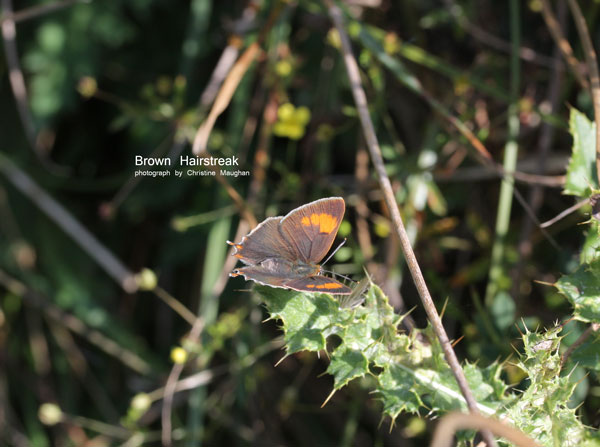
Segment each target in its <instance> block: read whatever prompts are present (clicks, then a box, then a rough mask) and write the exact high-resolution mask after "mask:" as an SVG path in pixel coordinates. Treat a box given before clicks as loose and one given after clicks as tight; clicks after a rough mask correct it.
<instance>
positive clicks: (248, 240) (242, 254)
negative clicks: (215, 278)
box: [227, 197, 352, 295]
mask: <svg viewBox="0 0 600 447" xmlns="http://www.w3.org/2000/svg"><path fill="white" fill-rule="evenodd" d="M345 208H346V205H345V203H344V199H342V198H341V197H329V198H327V199H320V200H316V201H314V202H311V203H308V204H306V205H303V206H301V207H299V208H296V209H295V210H292V211H290V213H288V214H287V215H286V216H278V217H269V218H267V219H265V220H264V221H263V222H261V223H260V225H258V226H257V227H256V228H255V229H254V230H252V231H251V232H250V233H249V234H248V235H247V236H244V237H243V238H242V241H241V242H239V243H237V244H234V243H233V242H230V241H227V243H228V244H229V245H233V246H234V247H235V252H234V253H233V256H235V257H236V258H238V259H240V260H241V261H242V262H243V263H244V264H247V267H244V268H241V269H236V270H234V271H233V272H231V273H230V276H239V275H242V276H243V277H244V278H245V279H246V280H249V279H251V280H252V281H256V282H257V283H259V284H264V285H267V286H271V287H281V288H284V289H293V290H298V291H301V292H328V293H334V294H340V295H348V294H350V293H352V289H350V287H347V286H345V285H344V284H342V283H341V282H339V281H336V280H335V279H332V278H328V277H326V276H322V275H321V266H320V265H319V264H318V262H320V261H321V260H322V259H323V258H324V257H325V255H326V254H327V252H328V251H329V249H330V248H331V245H332V244H333V240H334V239H335V236H336V234H337V231H338V228H339V227H340V223H341V222H342V217H344V210H345Z"/></svg>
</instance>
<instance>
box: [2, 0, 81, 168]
mask: <svg viewBox="0 0 600 447" xmlns="http://www.w3.org/2000/svg"><path fill="white" fill-rule="evenodd" d="M0 4H1V6H2V16H3V20H2V21H1V22H0V27H1V28H2V40H3V43H4V53H5V56H6V64H7V65H8V68H9V76H8V77H9V81H10V87H11V90H12V93H13V96H14V98H15V102H16V105H17V111H18V113H19V119H20V120H21V123H22V125H23V130H24V131H25V137H26V139H27V142H28V143H29V146H30V147H31V148H32V149H33V152H34V154H35V155H36V157H37V158H38V159H39V161H40V163H41V164H42V165H43V166H44V167H45V168H46V169H48V170H49V171H51V172H52V173H53V174H55V175H62V176H64V175H66V174H67V173H68V172H69V171H70V169H69V168H67V167H63V166H59V165H57V164H56V163H54V162H53V161H52V160H50V159H49V158H48V156H47V154H46V150H47V148H45V147H42V145H41V144H39V143H38V133H37V129H36V126H35V122H34V119H33V116H32V114H31V111H30V110H29V99H28V95H27V87H26V85H25V77H24V76H23V71H22V69H21V64H20V62H19V53H18V51H17V41H16V38H17V27H16V25H15V21H14V19H13V7H12V0H1V3H0Z"/></svg>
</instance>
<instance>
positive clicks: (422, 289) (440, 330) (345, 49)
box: [324, 0, 496, 447]
mask: <svg viewBox="0 0 600 447" xmlns="http://www.w3.org/2000/svg"><path fill="white" fill-rule="evenodd" d="M324 2H325V5H326V6H327V9H328V10H329V15H330V17H331V19H332V21H333V23H334V25H335V28H336V29H337V31H338V33H339V36H340V40H341V44H342V54H343V59H344V63H345V66H346V72H347V75H348V79H349V81H350V86H351V89H352V95H353V97H354V102H355V104H356V108H357V111H358V116H359V119H360V122H361V125H362V129H363V133H364V137H365V140H366V142H367V146H368V149H369V152H370V154H371V160H372V162H373V165H374V167H375V170H376V172H377V175H378V178H379V184H380V187H381V190H382V192H383V194H384V199H385V202H386V205H387V207H388V209H389V211H390V215H391V218H392V221H393V223H394V228H395V230H396V232H397V234H398V238H399V239H400V245H401V247H402V251H403V253H404V256H405V258H406V262H407V264H408V268H409V270H410V273H411V275H412V278H413V281H414V283H415V286H416V287H417V291H418V292H419V296H420V298H421V301H422V303H423V307H424V308H425V312H426V313H427V316H428V318H429V321H430V322H431V324H432V327H433V329H434V332H435V334H436V336H437V338H438V340H439V341H440V344H441V346H442V349H443V351H444V355H445V357H446V361H447V362H448V365H449V366H450V368H451V370H452V373H453V374H454V377H455V379H456V382H457V383H458V387H459V388H460V391H461V393H462V395H463V396H464V398H465V401H466V403H467V407H468V408H469V410H470V411H471V413H473V414H478V413H479V409H478V407H477V401H476V400H475V398H474V397H473V394H472V393H471V390H470V389H469V385H468V383H467V379H466V377H465V374H464V371H463V370H462V367H461V366H460V363H459V361H458V358H457V357H456V353H455V352H454V350H453V349H452V346H451V344H450V340H449V339H448V335H447V334H446V330H445V329H444V326H443V324H442V320H441V318H440V316H439V315H438V312H437V309H436V308H435V304H434V302H433V299H432V298H431V295H430V294H429V290H428V288H427V284H426V283H425V278H424V277H423V273H422V272H421V268H420V267H419V263H418V262H417V258H416V256H415V253H414V251H413V249H412V247H411V244H410V239H409V237H408V234H407V233H406V229H405V228H404V223H403V222H402V217H401V216H400V210H399V209H398V204H397V203H396V199H395V196H394V192H393V190H392V184H391V182H390V179H389V177H388V175H387V172H386V169H385V164H384V161H383V156H382V155H381V149H380V147H379V142H378V141H377V136H376V134H375V128H374V126H373V122H372V121H371V116H370V114H369V109H368V104H367V98H366V95H365V92H364V89H363V88H362V84H361V80H360V71H359V69H358V64H357V63H356V60H355V59H354V56H353V55H352V47H351V45H350V38H349V37H348V35H347V33H346V31H345V29H344V23H343V19H342V14H341V11H340V9H339V8H338V7H337V6H336V5H335V4H334V3H333V2H332V1H331V0H324ZM482 434H483V436H484V438H485V440H486V442H487V443H488V446H490V447H492V446H495V445H496V442H495V441H494V439H493V437H492V435H491V434H490V433H489V432H487V431H484V432H483V433H482Z"/></svg>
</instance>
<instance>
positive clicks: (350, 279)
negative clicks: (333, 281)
mask: <svg viewBox="0 0 600 447" xmlns="http://www.w3.org/2000/svg"><path fill="white" fill-rule="evenodd" d="M321 271H322V272H325V273H331V274H332V275H334V276H339V277H340V278H344V279H347V280H348V281H350V282H356V281H354V280H353V279H352V278H348V277H347V276H346V275H342V274H341V273H335V272H332V271H331V270H323V269H321Z"/></svg>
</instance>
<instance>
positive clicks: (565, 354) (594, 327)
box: [560, 323, 600, 366]
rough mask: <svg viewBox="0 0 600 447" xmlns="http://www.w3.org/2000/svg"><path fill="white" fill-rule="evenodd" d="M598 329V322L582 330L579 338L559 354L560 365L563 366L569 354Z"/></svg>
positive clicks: (599, 325) (599, 328) (599, 326)
mask: <svg viewBox="0 0 600 447" xmlns="http://www.w3.org/2000/svg"><path fill="white" fill-rule="evenodd" d="M598 330H600V323H592V324H590V325H589V327H588V328H587V329H586V330H585V331H584V332H583V334H581V335H580V336H579V338H578V339H577V340H575V342H574V343H573V344H572V345H571V346H569V349H567V350H566V351H565V352H563V354H562V355H561V356H560V364H561V366H565V363H567V360H568V359H569V357H570V356H571V354H573V352H574V351H575V349H577V348H578V347H579V346H581V345H582V344H583V342H584V341H586V340H587V339H588V338H589V336H590V335H592V334H593V333H595V332H598Z"/></svg>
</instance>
